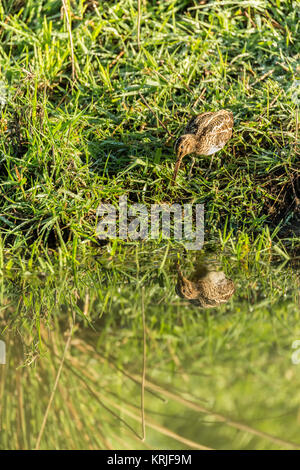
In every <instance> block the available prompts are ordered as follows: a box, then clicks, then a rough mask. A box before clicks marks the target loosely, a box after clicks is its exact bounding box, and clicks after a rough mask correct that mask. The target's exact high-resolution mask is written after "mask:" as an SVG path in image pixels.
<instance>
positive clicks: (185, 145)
mask: <svg viewBox="0 0 300 470" xmlns="http://www.w3.org/2000/svg"><path fill="white" fill-rule="evenodd" d="M195 146H196V139H195V136H194V135H193V134H185V135H182V136H181V137H179V139H177V140H176V142H175V152H176V155H177V158H180V159H182V158H183V157H185V156H186V155H188V154H189V153H193V152H194V151H195Z"/></svg>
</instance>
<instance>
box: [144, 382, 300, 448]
mask: <svg viewBox="0 0 300 470" xmlns="http://www.w3.org/2000/svg"><path fill="white" fill-rule="evenodd" d="M146 386H147V387H149V388H152V389H153V390H155V391H156V392H159V393H161V394H162V395H164V396H166V397H168V398H170V399H171V400H174V401H176V402H178V403H181V404H182V405H184V406H186V407H187V408H190V409H191V410H194V411H198V412H199V413H205V414H208V415H209V416H211V417H213V418H215V419H216V420H217V421H219V422H222V423H225V424H227V425H228V426H231V427H233V428H235V429H239V430H240V431H245V432H248V433H250V434H253V435H255V436H258V437H262V438H264V439H268V440H269V441H272V442H274V443H275V444H278V445H280V446H283V447H289V448H292V449H300V445H299V444H295V443H294V442H289V441H285V440H284V439H280V438H278V437H276V436H272V435H271V434H268V433H266V432H263V431H259V430H258V429H254V428H252V427H251V426H248V425H247V424H243V423H239V422H238V421H233V420H231V419H229V418H228V417H226V416H224V415H222V414H219V413H215V412H214V411H211V410H209V409H208V408H205V407H203V406H201V405H198V404H197V403H194V402H192V401H190V400H186V399H185V398H182V397H180V396H178V395H176V394H174V393H172V392H169V391H168V390H165V389H164V388H162V387H160V386H159V385H156V384H154V383H152V382H149V380H146Z"/></svg>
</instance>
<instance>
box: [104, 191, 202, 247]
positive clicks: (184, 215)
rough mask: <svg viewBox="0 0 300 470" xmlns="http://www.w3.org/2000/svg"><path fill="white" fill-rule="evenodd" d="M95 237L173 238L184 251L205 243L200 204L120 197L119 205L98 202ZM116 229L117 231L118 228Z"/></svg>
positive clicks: (124, 238)
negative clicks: (135, 201) (138, 201)
mask: <svg viewBox="0 0 300 470" xmlns="http://www.w3.org/2000/svg"><path fill="white" fill-rule="evenodd" d="M97 216H98V217H99V218H100V220H99V222H98V225H97V230H96V233H97V236H98V238H99V239H100V240H107V239H116V238H119V239H121V240H149V239H154V240H155V239H156V240H158V239H159V238H160V237H161V238H165V239H166V238H168V239H171V238H173V239H174V240H175V241H181V242H183V243H184V245H185V247H186V249H187V250H201V248H202V246H203V243H204V206H203V204H195V205H193V204H183V205H180V204H170V205H168V204H150V206H146V204H131V205H130V206H128V205H127V196H120V199H119V204H118V207H116V206H114V205H113V204H101V205H100V206H99V207H98V209H97ZM117 228H118V230H117Z"/></svg>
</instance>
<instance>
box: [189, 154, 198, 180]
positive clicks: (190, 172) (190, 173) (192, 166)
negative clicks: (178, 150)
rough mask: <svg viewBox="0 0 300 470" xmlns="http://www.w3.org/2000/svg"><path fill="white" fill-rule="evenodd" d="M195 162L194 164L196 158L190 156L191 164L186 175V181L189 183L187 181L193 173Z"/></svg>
mask: <svg viewBox="0 0 300 470" xmlns="http://www.w3.org/2000/svg"><path fill="white" fill-rule="evenodd" d="M195 162H196V158H195V157H194V156H192V163H191V167H190V171H189V175H188V181H189V180H190V179H191V177H192V171H193V168H194V165H195Z"/></svg>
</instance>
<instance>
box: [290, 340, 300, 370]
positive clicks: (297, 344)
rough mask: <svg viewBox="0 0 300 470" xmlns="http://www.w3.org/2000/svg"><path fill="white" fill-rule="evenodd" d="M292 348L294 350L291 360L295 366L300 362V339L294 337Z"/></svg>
mask: <svg viewBox="0 0 300 470" xmlns="http://www.w3.org/2000/svg"><path fill="white" fill-rule="evenodd" d="M292 348H293V349H296V351H294V352H293V354H292V357H291V360H292V363H293V364H294V365H295V366H297V365H298V364H300V339H295V341H293V344H292Z"/></svg>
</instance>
